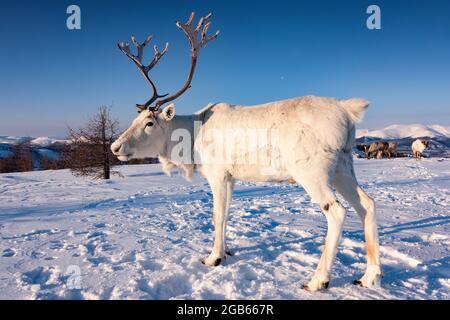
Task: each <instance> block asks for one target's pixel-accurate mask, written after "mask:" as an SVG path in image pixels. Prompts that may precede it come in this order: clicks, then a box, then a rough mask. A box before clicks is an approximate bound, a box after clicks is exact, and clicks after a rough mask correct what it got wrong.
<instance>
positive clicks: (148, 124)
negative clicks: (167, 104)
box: [145, 121, 153, 127]
mask: <svg viewBox="0 0 450 320" xmlns="http://www.w3.org/2000/svg"><path fill="white" fill-rule="evenodd" d="M145 127H153V122H151V121H150V122H147V124H146V125H145Z"/></svg>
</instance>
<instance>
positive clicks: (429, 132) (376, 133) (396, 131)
mask: <svg viewBox="0 0 450 320" xmlns="http://www.w3.org/2000/svg"><path fill="white" fill-rule="evenodd" d="M362 137H372V138H379V139H402V138H423V137H429V138H438V137H447V138H450V126H447V127H445V126H440V125H430V126H426V125H423V124H394V125H391V126H389V127H386V128H384V129H381V130H367V129H359V130H356V138H362Z"/></svg>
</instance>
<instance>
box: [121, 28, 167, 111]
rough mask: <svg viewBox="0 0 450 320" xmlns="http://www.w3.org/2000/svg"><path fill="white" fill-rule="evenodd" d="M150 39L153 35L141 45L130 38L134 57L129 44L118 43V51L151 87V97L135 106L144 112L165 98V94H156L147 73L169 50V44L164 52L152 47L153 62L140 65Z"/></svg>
mask: <svg viewBox="0 0 450 320" xmlns="http://www.w3.org/2000/svg"><path fill="white" fill-rule="evenodd" d="M152 39H153V35H150V36H148V37H147V38H146V39H145V40H144V41H143V42H142V43H139V42H138V41H137V40H136V38H135V37H134V36H131V41H132V42H133V44H134V45H135V47H136V50H137V54H136V55H134V54H132V53H131V51H130V44H129V43H128V42H127V43H124V42H120V43H118V47H119V49H120V50H121V51H122V52H123V53H125V55H126V56H127V57H128V58H130V59H131V60H132V61H133V62H134V63H135V64H136V66H137V67H138V69H139V71H140V72H141V73H142V75H143V76H144V78H145V79H146V80H147V82H148V83H149V85H150V86H151V88H152V90H153V95H152V97H151V98H150V99H149V100H148V101H147V102H146V103H144V104H137V105H136V106H137V107H138V108H139V109H140V110H145V109H146V108H147V107H148V106H149V105H151V104H152V103H153V102H155V101H156V100H157V99H159V98H163V97H165V96H167V94H165V95H159V94H158V91H157V90H156V86H155V84H154V83H153V81H152V80H151V79H150V77H149V75H148V73H149V71H150V70H151V69H153V67H154V66H155V65H156V64H157V63H158V61H159V60H160V59H161V58H162V57H163V56H164V55H165V54H166V52H167V50H168V49H169V43H166V45H165V47H164V50H163V51H161V52H160V51H159V50H158V47H157V46H156V45H155V46H153V50H154V57H153V60H152V61H151V62H150V63H149V64H148V65H144V64H143V63H142V60H143V57H144V48H145V46H146V45H147V44H148V43H149V42H150V41H151V40H152Z"/></svg>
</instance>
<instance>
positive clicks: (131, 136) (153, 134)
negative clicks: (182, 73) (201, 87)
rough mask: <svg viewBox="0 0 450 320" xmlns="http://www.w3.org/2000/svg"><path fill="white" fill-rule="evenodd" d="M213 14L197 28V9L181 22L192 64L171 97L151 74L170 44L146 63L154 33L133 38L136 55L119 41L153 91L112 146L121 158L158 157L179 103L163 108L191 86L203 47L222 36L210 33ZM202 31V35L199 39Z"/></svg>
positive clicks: (200, 22)
mask: <svg viewBox="0 0 450 320" xmlns="http://www.w3.org/2000/svg"><path fill="white" fill-rule="evenodd" d="M211 16H212V14H211V13H210V14H208V15H207V16H205V17H201V18H200V21H199V22H198V24H197V27H196V28H194V27H193V26H192V23H193V21H194V18H195V13H194V12H192V13H191V16H190V18H189V20H188V22H187V23H186V24H183V23H181V22H180V21H177V26H178V28H180V29H181V30H183V32H184V33H185V35H186V36H187V38H188V40H189V44H190V46H191V66H190V69H189V74H188V77H187V80H186V82H185V84H184V85H183V87H182V88H181V89H180V90H178V92H176V93H175V94H173V95H171V96H168V94H165V95H159V94H158V92H157V90H156V86H155V84H154V83H153V81H152V80H151V79H150V76H149V72H150V70H151V69H153V67H154V66H155V65H156V64H157V63H158V61H159V60H160V58H161V57H163V56H164V54H165V53H166V52H167V50H168V48H169V44H168V43H166V46H165V48H164V50H163V51H161V52H160V51H159V49H158V47H157V46H154V47H153V49H154V57H153V60H152V61H151V62H150V64H148V65H144V64H143V62H142V59H143V53H144V48H145V46H146V45H147V44H148V43H149V42H150V41H151V40H152V39H153V36H149V37H148V38H147V39H146V40H145V41H144V42H143V43H139V42H138V41H137V40H136V38H135V37H133V36H132V37H131V40H132V42H133V44H134V45H135V46H136V49H137V54H136V55H134V54H132V53H131V51H130V44H129V43H123V42H121V43H119V44H118V47H119V49H120V50H121V51H122V52H123V53H124V54H125V55H126V56H127V57H128V58H130V59H131V61H133V62H134V64H135V65H136V66H137V67H138V69H139V71H140V72H141V74H142V75H143V76H144V78H145V79H146V81H147V82H148V84H149V85H150V87H151V89H152V92H153V94H152V97H151V98H150V99H149V100H147V102H145V103H143V104H137V105H136V106H137V108H138V113H139V115H138V116H137V118H136V119H134V121H133V123H132V124H131V126H130V127H129V128H128V129H127V130H126V131H125V132H124V133H123V134H122V135H121V136H120V137H119V138H118V139H117V140H116V141H115V142H114V143H113V144H112V145H111V150H112V152H113V153H114V154H115V155H116V156H117V157H118V159H119V160H121V161H127V160H130V159H134V158H145V157H156V156H158V155H159V154H160V153H161V152H162V150H163V149H164V146H165V145H166V139H167V136H168V135H167V131H168V130H169V128H170V122H171V121H172V119H173V118H174V117H175V106H174V104H171V105H169V106H166V107H165V108H163V109H162V110H160V108H161V107H162V106H163V105H165V104H167V103H168V102H171V101H173V100H175V99H176V98H178V97H179V96H181V95H182V94H183V93H184V92H185V91H186V90H187V89H189V88H190V86H191V82H192V78H193V76H194V72H195V67H196V65H197V57H198V54H199V52H200V49H201V48H203V47H204V46H205V45H206V44H207V43H208V42H210V41H212V40H214V39H216V38H217V36H218V35H219V31H217V32H216V33H215V34H213V35H212V36H209V37H207V36H206V33H207V31H208V29H209V26H210V25H211V22H210V21H209V19H210V18H211ZM200 34H201V38H200V39H199V35H200Z"/></svg>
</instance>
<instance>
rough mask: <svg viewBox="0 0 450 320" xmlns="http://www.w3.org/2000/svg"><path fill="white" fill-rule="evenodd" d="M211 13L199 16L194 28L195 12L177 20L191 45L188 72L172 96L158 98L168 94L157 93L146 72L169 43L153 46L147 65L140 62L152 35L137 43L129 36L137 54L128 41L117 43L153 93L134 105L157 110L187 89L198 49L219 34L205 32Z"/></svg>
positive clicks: (192, 74) (162, 54)
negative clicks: (145, 100) (141, 102)
mask: <svg viewBox="0 0 450 320" xmlns="http://www.w3.org/2000/svg"><path fill="white" fill-rule="evenodd" d="M211 16H212V13H210V14H208V15H207V16H205V17H201V18H200V21H199V22H198V25H197V27H196V28H195V29H194V28H193V26H192V23H193V21H194V19H195V12H192V13H191V16H190V17H189V20H188V21H187V23H186V24H182V23H181V22H180V21H177V27H178V28H180V29H181V30H183V32H184V33H185V34H186V36H187V38H188V40H189V44H190V46H191V67H190V69H189V74H188V77H187V80H186V82H185V84H184V85H183V87H182V88H181V89H180V90H178V92H177V93H175V94H174V95H172V96H169V97H167V98H165V99H162V100H158V99H159V98H164V97H166V96H167V95H168V94H165V95H159V94H158V91H157V90H156V86H155V84H154V83H153V81H152V80H151V79H150V77H149V75H148V73H149V71H150V70H151V69H153V67H154V66H155V65H156V64H157V63H158V61H159V60H160V59H161V57H162V56H164V54H165V53H166V52H167V50H168V48H169V43H166V46H165V48H164V50H163V51H161V52H160V51H159V50H158V47H157V46H154V47H153V49H154V51H155V53H154V57H153V60H152V61H151V62H150V64H148V65H144V64H143V63H142V59H143V55H144V48H145V46H146V45H147V44H148V43H149V42H150V41H151V40H152V39H153V36H149V37H148V38H147V39H145V41H144V42H142V43H139V42H138V41H137V40H136V38H135V37H134V36H132V37H131V41H132V42H133V44H134V45H135V47H136V49H137V54H136V55H134V54H132V53H131V51H130V44H129V43H123V42H120V43H118V47H119V49H120V50H121V51H122V52H123V53H125V54H126V55H127V57H128V58H130V59H131V60H132V61H133V62H134V63H135V64H136V66H137V67H138V68H139V70H140V72H141V73H142V75H143V76H144V77H145V79H146V80H147V82H148V83H149V84H150V86H151V88H152V90H153V95H152V97H151V98H150V99H149V100H148V101H147V102H146V103H144V104H137V105H136V106H137V107H138V108H139V109H140V110H141V111H142V110H145V109H146V108H149V110H152V111H157V110H159V108H160V107H161V106H162V105H164V104H166V103H167V102H170V101H173V100H175V99H176V98H178V97H179V96H181V95H182V94H183V93H184V92H185V91H186V90H187V89H189V88H190V86H191V82H192V78H193V76H194V71H195V67H196V65H197V57H198V54H199V52H200V49H201V48H203V47H204V46H206V44H207V43H208V42H210V41H212V40H214V39H216V38H217V36H218V35H219V31H217V32H216V33H215V34H213V35H212V36H209V37H208V36H207V35H206V33H207V32H208V29H209V27H210V25H211V22H210V21H209V19H210V18H211ZM199 34H201V38H200V39H199ZM152 103H155V104H154V106H151V104H152Z"/></svg>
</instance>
